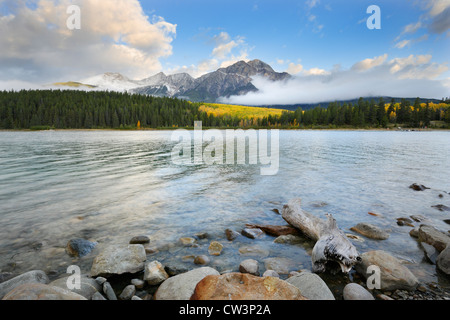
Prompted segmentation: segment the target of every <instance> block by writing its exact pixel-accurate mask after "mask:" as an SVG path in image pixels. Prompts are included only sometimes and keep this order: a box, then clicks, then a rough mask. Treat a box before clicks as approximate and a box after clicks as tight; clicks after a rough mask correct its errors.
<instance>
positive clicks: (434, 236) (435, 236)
mask: <svg viewBox="0 0 450 320" xmlns="http://www.w3.org/2000/svg"><path fill="white" fill-rule="evenodd" d="M419 241H422V242H426V243H428V244H431V245H432V246H433V247H435V248H436V250H437V251H439V252H441V251H442V250H444V249H445V247H446V246H447V245H448V244H449V243H450V237H449V236H448V235H446V234H445V233H443V232H441V231H439V230H437V229H436V228H434V227H432V226H429V225H425V224H423V225H421V226H420V228H419Z"/></svg>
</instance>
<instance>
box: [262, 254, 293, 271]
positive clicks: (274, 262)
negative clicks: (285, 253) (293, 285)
mask: <svg viewBox="0 0 450 320" xmlns="http://www.w3.org/2000/svg"><path fill="white" fill-rule="evenodd" d="M264 266H265V268H266V270H274V271H275V272H276V273H278V274H289V272H290V271H295V270H293V269H296V268H297V269H298V265H297V263H295V262H294V261H293V260H291V259H287V258H280V257H276V258H267V259H265V260H264Z"/></svg>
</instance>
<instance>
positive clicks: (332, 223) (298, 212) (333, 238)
mask: <svg viewBox="0 0 450 320" xmlns="http://www.w3.org/2000/svg"><path fill="white" fill-rule="evenodd" d="M282 217H283V219H284V220H286V222H288V223H289V224H290V225H291V226H293V227H295V228H297V229H299V230H300V231H301V232H302V233H303V234H304V235H306V236H307V237H309V238H310V239H311V240H313V241H316V244H315V246H314V248H313V251H312V255H311V260H312V270H313V272H315V273H320V272H324V271H325V270H326V269H327V267H328V268H329V269H331V268H332V267H333V263H330V262H334V263H337V264H339V266H340V269H341V271H342V272H343V273H348V272H349V271H350V270H351V269H352V267H353V265H355V264H356V263H358V262H359V261H361V258H360V257H359V253H358V251H357V250H356V248H355V247H354V246H353V244H352V243H351V242H350V240H349V239H348V238H347V237H346V236H345V234H344V233H343V232H342V231H341V230H340V229H339V228H338V227H337V224H336V220H335V219H334V218H333V216H332V215H330V214H328V215H327V218H328V219H327V220H322V219H320V218H318V217H316V216H314V215H312V214H310V213H308V212H306V211H304V210H303V209H302V208H301V199H294V200H291V201H289V203H288V204H287V205H285V206H284V207H283V211H282ZM334 266H336V264H334ZM331 271H334V270H331Z"/></svg>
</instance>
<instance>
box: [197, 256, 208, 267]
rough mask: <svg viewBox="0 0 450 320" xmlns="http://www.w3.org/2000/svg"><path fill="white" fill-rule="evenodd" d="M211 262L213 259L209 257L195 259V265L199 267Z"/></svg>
mask: <svg viewBox="0 0 450 320" xmlns="http://www.w3.org/2000/svg"><path fill="white" fill-rule="evenodd" d="M210 262H211V259H209V257H208V256H205V255H200V256H196V257H195V258H194V263H195V264H199V265H207V264H209V263H210Z"/></svg>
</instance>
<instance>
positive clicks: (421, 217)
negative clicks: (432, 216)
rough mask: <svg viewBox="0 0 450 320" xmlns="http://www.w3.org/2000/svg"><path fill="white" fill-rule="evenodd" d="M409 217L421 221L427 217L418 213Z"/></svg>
mask: <svg viewBox="0 0 450 320" xmlns="http://www.w3.org/2000/svg"><path fill="white" fill-rule="evenodd" d="M410 218H411V219H413V220H414V221H415V222H422V221H424V220H427V218H425V217H424V216H422V215H420V214H419V215H413V216H410Z"/></svg>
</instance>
